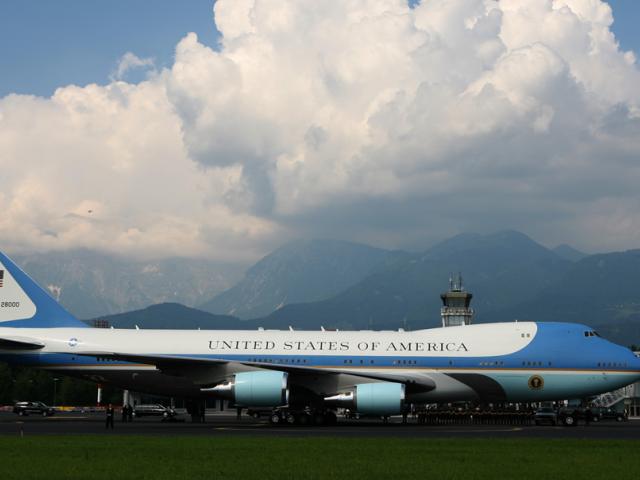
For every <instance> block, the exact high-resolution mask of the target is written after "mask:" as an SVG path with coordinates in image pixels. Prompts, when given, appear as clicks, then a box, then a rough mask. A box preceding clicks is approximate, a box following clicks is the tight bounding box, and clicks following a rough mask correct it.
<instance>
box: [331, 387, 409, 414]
mask: <svg viewBox="0 0 640 480" xmlns="http://www.w3.org/2000/svg"><path fill="white" fill-rule="evenodd" d="M404 399H405V386H404V385H403V384H402V383H391V382H379V383H362V384H359V385H356V386H355V389H354V390H352V391H350V392H347V393H339V394H338V395H334V396H331V397H326V398H325V399H324V400H325V402H326V403H327V404H329V405H334V406H336V407H344V408H350V409H353V410H355V411H356V412H358V413H362V414H368V415H396V414H399V413H402V410H403V409H404Z"/></svg>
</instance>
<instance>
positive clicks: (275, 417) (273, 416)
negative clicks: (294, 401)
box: [269, 412, 282, 425]
mask: <svg viewBox="0 0 640 480" xmlns="http://www.w3.org/2000/svg"><path fill="white" fill-rule="evenodd" d="M281 420H282V419H281V418H280V414H279V413H277V412H276V413H272V414H271V416H270V417H269V422H271V423H272V424H273V425H279V424H280V421H281Z"/></svg>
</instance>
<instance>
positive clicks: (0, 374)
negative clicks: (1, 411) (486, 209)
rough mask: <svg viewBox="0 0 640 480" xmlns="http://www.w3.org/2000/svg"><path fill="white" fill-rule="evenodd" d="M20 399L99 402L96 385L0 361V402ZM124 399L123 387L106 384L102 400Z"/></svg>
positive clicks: (51, 403)
mask: <svg viewBox="0 0 640 480" xmlns="http://www.w3.org/2000/svg"><path fill="white" fill-rule="evenodd" d="M54 397H55V398H54ZM19 401H41V402H44V403H46V404H48V405H83V406H91V405H96V403H97V385H96V384H95V383H94V382H91V381H88V380H82V379H79V378H73V377H67V376H64V375H59V374H56V373H55V372H48V371H46V370H39V369H36V368H27V367H17V366H12V365H9V364H7V363H4V362H0V405H12V404H13V403H15V402H19ZM121 402H122V390H121V389H118V388H114V387H110V386H104V387H103V389H102V403H114V404H120V403H121Z"/></svg>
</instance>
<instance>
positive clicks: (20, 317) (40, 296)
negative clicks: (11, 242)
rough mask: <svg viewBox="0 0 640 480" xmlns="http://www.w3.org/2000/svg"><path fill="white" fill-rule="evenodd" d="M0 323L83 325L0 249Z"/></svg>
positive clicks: (35, 325)
mask: <svg viewBox="0 0 640 480" xmlns="http://www.w3.org/2000/svg"><path fill="white" fill-rule="evenodd" d="M0 327H25V328H48V327H87V325H86V324H85V323H83V322H81V321H80V320H78V319H77V318H75V317H74V316H73V315H71V314H70V313H69V312H67V311H66V310H65V309H64V308H62V306H61V305H60V304H59V303H58V302H56V301H55V300H54V299H53V298H51V296H50V295H49V294H48V293H47V292H46V291H45V290H43V289H42V288H40V286H39V285H38V284H37V283H36V282H34V281H33V280H32V279H31V278H30V277H29V276H28V275H27V274H26V273H24V272H23V271H22V270H20V268H18V266H17V265H16V264H15V263H13V262H12V261H11V260H10V259H9V258H8V257H7V256H6V255H4V254H3V253H0Z"/></svg>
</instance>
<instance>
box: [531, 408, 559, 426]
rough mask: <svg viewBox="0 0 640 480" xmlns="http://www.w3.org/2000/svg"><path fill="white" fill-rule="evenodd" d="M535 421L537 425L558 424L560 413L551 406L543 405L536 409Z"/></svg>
mask: <svg viewBox="0 0 640 480" xmlns="http://www.w3.org/2000/svg"><path fill="white" fill-rule="evenodd" d="M533 421H534V423H535V424H536V425H542V424H545V423H548V424H550V425H556V424H557V423H558V413H557V412H556V411H555V410H554V409H553V408H551V407H542V408H539V409H538V410H536V413H535V414H534V416H533Z"/></svg>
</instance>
